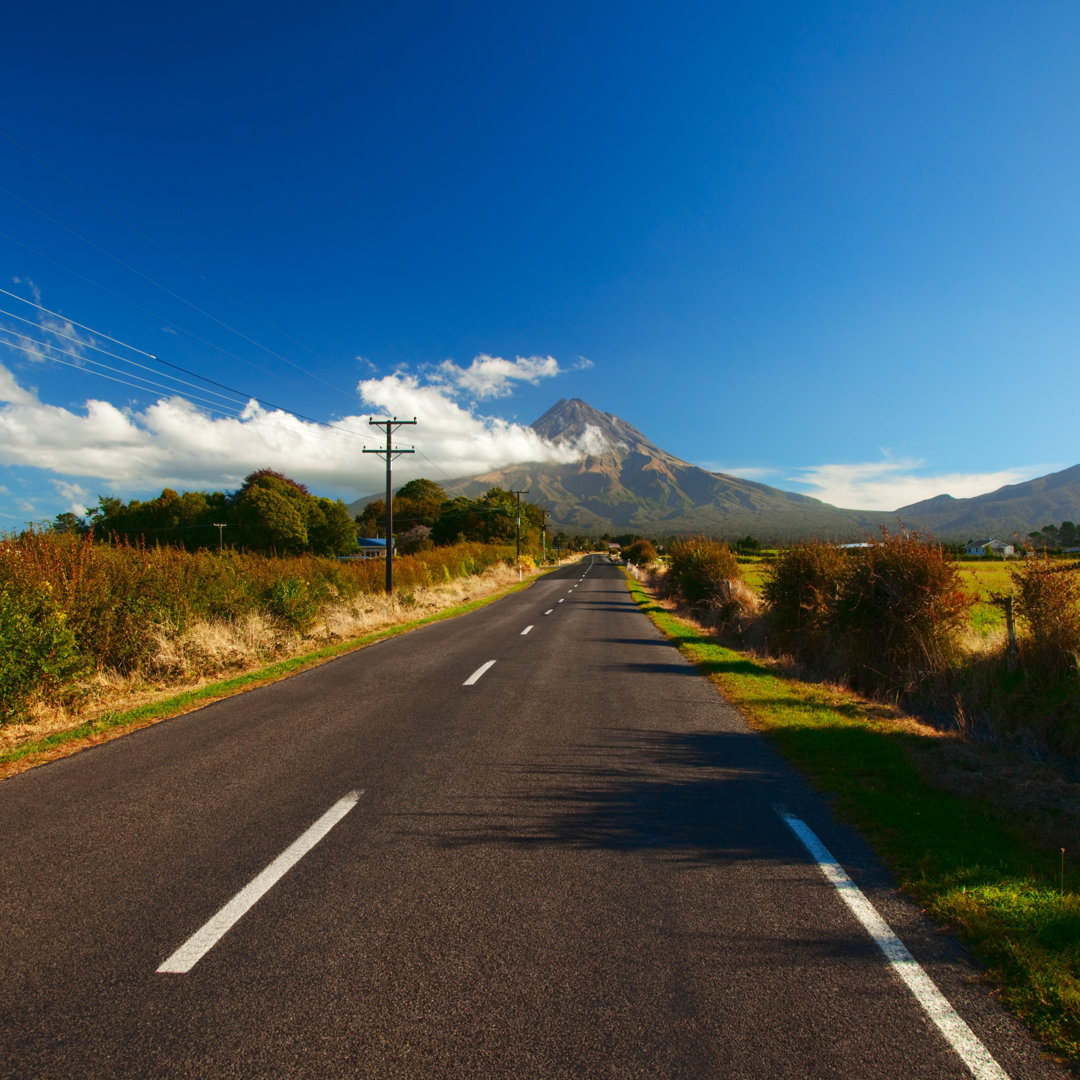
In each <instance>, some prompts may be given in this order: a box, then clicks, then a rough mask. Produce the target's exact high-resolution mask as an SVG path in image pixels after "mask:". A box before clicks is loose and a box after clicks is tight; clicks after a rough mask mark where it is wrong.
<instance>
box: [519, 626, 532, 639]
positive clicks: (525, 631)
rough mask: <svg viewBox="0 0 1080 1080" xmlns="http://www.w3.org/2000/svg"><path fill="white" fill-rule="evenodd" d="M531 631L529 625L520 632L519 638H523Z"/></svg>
mask: <svg viewBox="0 0 1080 1080" xmlns="http://www.w3.org/2000/svg"><path fill="white" fill-rule="evenodd" d="M531 629H532V625H531V624H530V625H529V626H526V627H525V629H524V630H522V631H521V636H522V637H524V636H525V635H526V634H527V633H528V632H529V631H530V630H531Z"/></svg>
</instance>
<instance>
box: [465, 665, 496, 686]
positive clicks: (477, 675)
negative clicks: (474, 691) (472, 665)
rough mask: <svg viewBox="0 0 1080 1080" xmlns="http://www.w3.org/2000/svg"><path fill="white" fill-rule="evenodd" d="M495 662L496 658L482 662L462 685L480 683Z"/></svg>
mask: <svg viewBox="0 0 1080 1080" xmlns="http://www.w3.org/2000/svg"><path fill="white" fill-rule="evenodd" d="M494 664H495V661H494V660H489V661H488V662H487V663H486V664H481V665H480V666H479V667H478V668H477V669H476V670H475V671H474V672H473V673H472V674H471V675H470V676H469V677H468V678H467V679H466V680H465V681H464V682H463V683H462V684H461V685H462V686H472V685H473V684H474V683H478V682H479V681H480V679H481V678H482V677H483V674H484V672H485V671H487V670H488V668H491V667H493V666H494Z"/></svg>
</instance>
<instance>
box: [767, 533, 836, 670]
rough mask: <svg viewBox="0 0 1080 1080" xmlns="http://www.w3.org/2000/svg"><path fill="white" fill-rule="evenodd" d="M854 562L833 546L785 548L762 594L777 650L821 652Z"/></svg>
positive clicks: (779, 555)
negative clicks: (842, 589) (837, 602)
mask: <svg viewBox="0 0 1080 1080" xmlns="http://www.w3.org/2000/svg"><path fill="white" fill-rule="evenodd" d="M851 570H852V560H851V559H850V558H849V557H848V554H847V552H846V551H844V550H843V549H842V548H838V547H837V546H836V545H835V544H823V543H820V542H818V541H813V542H809V543H805V544H799V545H797V546H796V547H793V548H786V549H784V550H781V551H780V552H779V553H778V554H777V556H776V560H775V561H774V562H773V563H772V564H771V565H770V566H769V567H768V569H767V571H766V574H767V576H766V578H765V581H764V583H763V584H762V589H761V592H762V596H763V598H764V600H765V603H766V604H767V605H768V609H769V611H768V629H769V638H770V641H771V642H772V643H773V645H774V646H775V647H778V648H780V649H789V650H791V651H793V652H797V653H800V654H803V655H808V654H811V653H814V652H820V651H821V649H822V648H823V645H824V642H825V638H826V634H827V631H828V627H829V621H830V619H831V618H832V615H833V610H834V607H835V605H836V601H837V600H838V599H839V596H840V590H841V588H842V587H843V585H844V582H845V581H846V580H847V577H848V575H849V574H850V573H851Z"/></svg>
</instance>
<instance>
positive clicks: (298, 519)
mask: <svg viewBox="0 0 1080 1080" xmlns="http://www.w3.org/2000/svg"><path fill="white" fill-rule="evenodd" d="M234 509H235V512H236V524H237V525H239V526H240V530H241V533H242V536H241V539H242V543H243V544H244V546H245V547H250V548H255V549H258V550H263V551H276V552H278V553H279V554H281V555H292V554H296V553H297V552H299V551H303V550H304V548H306V547H307V544H308V530H307V522H306V521H305V515H304V514H303V513H302V512H301V509H300V506H299V505H298V504H297V500H296V499H292V498H290V497H289V496H288V495H286V494H285V492H284V491H283V490H282V486H281V485H280V484H277V483H271V484H268V483H255V484H251V485H250V486H248V487H245V488H244V489H243V490H242V491H240V492H239V494H238V495H237V497H236V502H235V503H234Z"/></svg>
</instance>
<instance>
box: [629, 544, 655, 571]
mask: <svg viewBox="0 0 1080 1080" xmlns="http://www.w3.org/2000/svg"><path fill="white" fill-rule="evenodd" d="M623 556H624V558H625V559H626V561H627V562H628V563H633V564H634V565H635V566H648V565H649V564H650V563H654V562H656V545H655V544H653V542H652V541H651V540H635V541H634V542H633V543H632V544H631V545H630V546H629V547H627V548H625V549H624V550H623Z"/></svg>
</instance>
